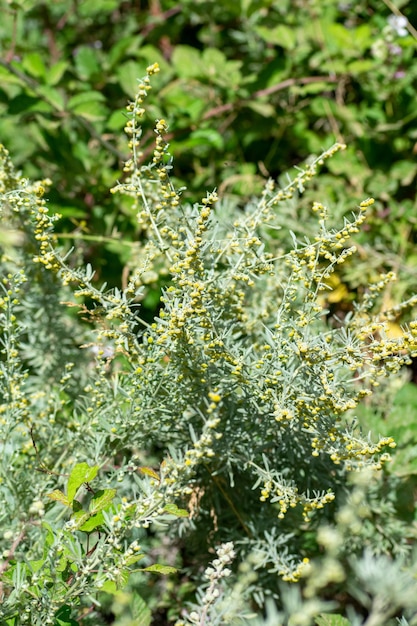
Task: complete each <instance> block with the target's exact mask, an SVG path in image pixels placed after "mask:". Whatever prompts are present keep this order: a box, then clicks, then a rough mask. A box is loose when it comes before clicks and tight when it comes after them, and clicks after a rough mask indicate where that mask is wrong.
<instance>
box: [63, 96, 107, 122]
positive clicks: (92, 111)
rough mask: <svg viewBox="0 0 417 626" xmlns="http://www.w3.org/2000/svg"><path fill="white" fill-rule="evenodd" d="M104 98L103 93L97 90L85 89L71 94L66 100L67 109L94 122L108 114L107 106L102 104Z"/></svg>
mask: <svg viewBox="0 0 417 626" xmlns="http://www.w3.org/2000/svg"><path fill="white" fill-rule="evenodd" d="M104 100H105V98H104V96H103V94H101V93H99V92H98V91H86V92H84V93H80V94H77V95H76V96H73V97H72V98H71V99H70V100H69V102H68V109H70V110H71V111H72V112H73V113H75V114H76V115H80V116H81V117H85V118H86V119H88V120H90V121H92V122H94V121H96V120H102V119H105V118H106V117H107V116H108V110H107V107H105V106H104V104H103V101H104Z"/></svg>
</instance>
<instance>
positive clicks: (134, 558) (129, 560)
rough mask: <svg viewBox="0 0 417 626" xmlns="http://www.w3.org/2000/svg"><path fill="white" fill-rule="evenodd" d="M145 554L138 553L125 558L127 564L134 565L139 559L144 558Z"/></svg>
mask: <svg viewBox="0 0 417 626" xmlns="http://www.w3.org/2000/svg"><path fill="white" fill-rule="evenodd" d="M144 556H145V555H144V554H136V555H134V556H130V557H128V558H127V559H126V560H125V563H126V565H134V564H135V563H138V562H139V561H141V560H142V559H143V558H144Z"/></svg>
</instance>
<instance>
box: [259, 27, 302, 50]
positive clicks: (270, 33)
mask: <svg viewBox="0 0 417 626" xmlns="http://www.w3.org/2000/svg"><path fill="white" fill-rule="evenodd" d="M255 31H256V32H257V34H258V35H259V36H260V37H261V38H262V39H263V40H264V41H266V43H272V44H274V45H276V46H281V48H285V49H286V50H293V49H294V48H295V44H296V33H295V31H294V29H293V28H290V27H289V26H285V25H284V24H278V26H275V27H274V28H267V27H266V26H258V27H257V28H255Z"/></svg>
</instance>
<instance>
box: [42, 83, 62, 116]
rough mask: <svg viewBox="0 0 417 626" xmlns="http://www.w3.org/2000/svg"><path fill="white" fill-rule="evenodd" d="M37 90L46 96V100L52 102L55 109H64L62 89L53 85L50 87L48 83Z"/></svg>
mask: <svg viewBox="0 0 417 626" xmlns="http://www.w3.org/2000/svg"><path fill="white" fill-rule="evenodd" d="M37 92H38V93H39V94H41V96H43V97H44V98H45V100H46V101H47V102H48V103H49V104H52V106H53V107H54V109H56V110H57V111H63V110H64V108H65V102H64V97H63V95H62V94H61V92H60V91H58V90H57V89H53V88H52V87H48V86H47V85H41V86H40V87H39V88H38V90H37Z"/></svg>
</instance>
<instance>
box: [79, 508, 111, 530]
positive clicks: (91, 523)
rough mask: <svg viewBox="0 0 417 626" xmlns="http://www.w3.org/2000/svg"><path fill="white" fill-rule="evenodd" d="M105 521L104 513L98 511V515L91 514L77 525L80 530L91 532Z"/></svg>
mask: <svg viewBox="0 0 417 626" xmlns="http://www.w3.org/2000/svg"><path fill="white" fill-rule="evenodd" d="M103 523H104V517H103V513H101V512H100V513H97V515H91V516H90V517H89V518H88V520H87V521H86V522H84V523H83V524H81V526H77V528H78V530H82V531H83V532H84V533H91V532H93V530H96V529H97V528H99V527H100V526H102V525H103Z"/></svg>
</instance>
